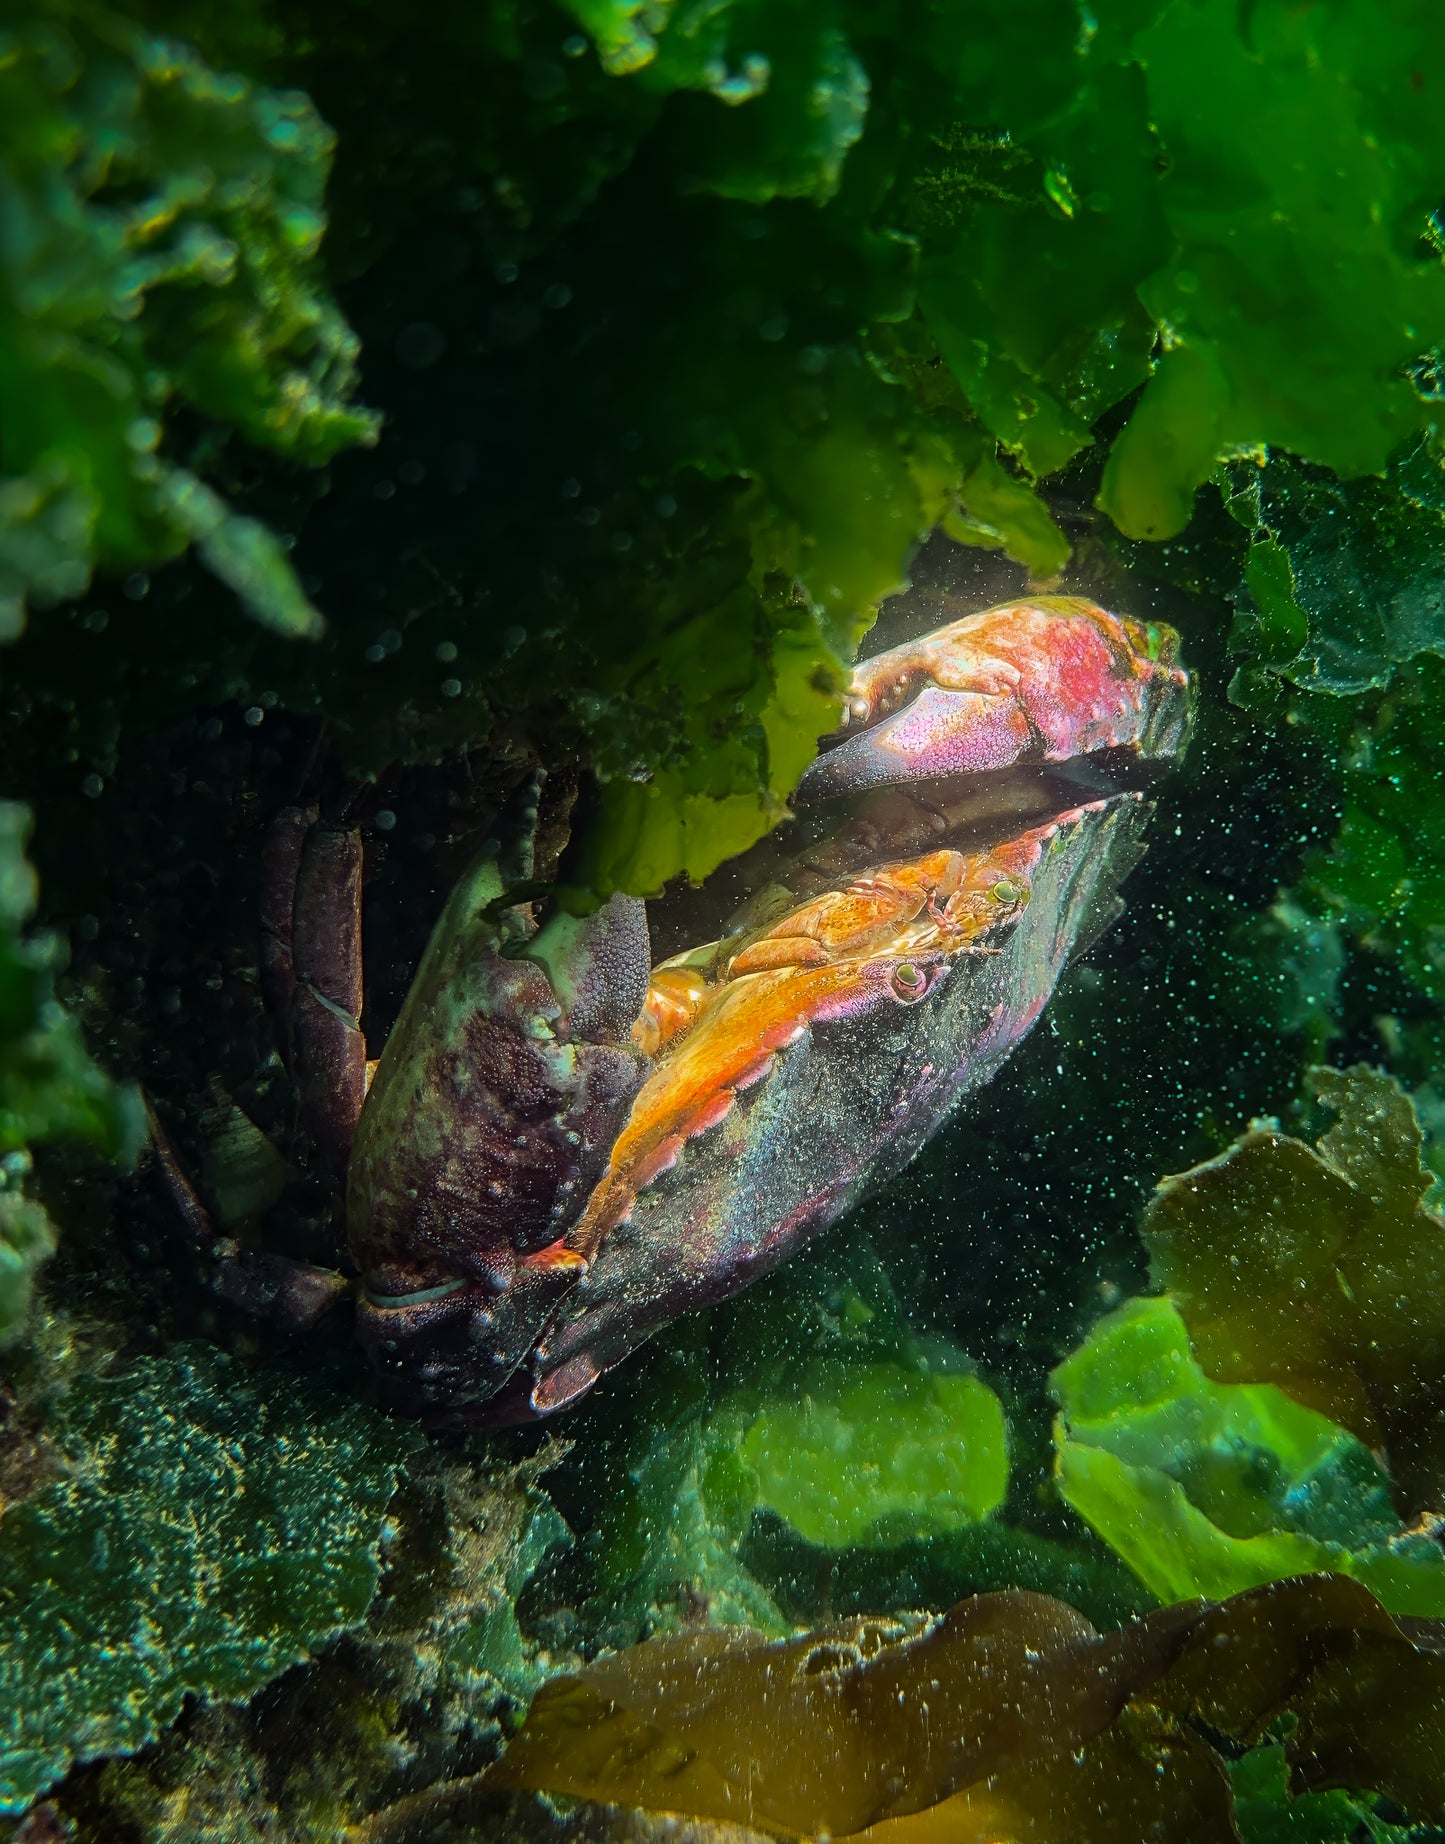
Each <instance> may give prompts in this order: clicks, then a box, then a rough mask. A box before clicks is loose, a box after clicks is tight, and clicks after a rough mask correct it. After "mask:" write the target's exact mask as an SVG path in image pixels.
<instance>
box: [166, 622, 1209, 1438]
mask: <svg viewBox="0 0 1445 1844" xmlns="http://www.w3.org/2000/svg"><path fill="white" fill-rule="evenodd" d="M1177 652H1178V648H1177V637H1176V636H1175V635H1174V633H1173V632H1172V630H1170V629H1167V628H1164V627H1161V626H1149V625H1145V624H1141V623H1138V622H1135V621H1133V620H1130V619H1127V618H1125V617H1122V616H1117V615H1114V614H1111V613H1109V612H1108V611H1107V610H1105V609H1103V608H1101V607H1099V606H1098V605H1097V604H1095V603H1093V602H1090V601H1086V600H1084V599H1082V598H1077V597H1038V598H1033V599H1028V600H1022V601H1015V602H1010V603H1006V604H1003V605H1001V606H999V607H995V608H990V609H986V610H983V611H982V612H979V613H973V614H968V615H964V616H961V617H959V618H956V619H953V620H951V621H949V622H947V623H946V624H945V625H943V626H941V627H940V628H938V629H937V630H936V631H935V632H933V633H931V634H928V635H926V636H924V637H923V638H922V639H920V640H917V641H914V642H912V643H909V644H907V645H904V646H899V647H896V648H894V649H892V650H891V651H888V652H883V653H880V654H877V655H875V656H874V657H873V658H871V659H868V660H866V661H864V662H863V663H862V664H860V665H859V666H858V667H857V668H856V670H855V671H854V673H853V676H852V679H851V682H850V684H849V686H848V689H847V698H846V705H845V710H844V719H843V723H842V725H841V727H840V729H839V730H838V731H837V732H836V733H835V734H834V735H833V736H831V737H828V738H825V739H823V742H822V745H821V747H820V752H819V754H818V757H817V759H816V761H815V762H814V763H813V764H812V766H811V767H810V768H809V769H808V771H807V772H806V774H805V775H804V776H803V779H802V781H801V783H800V785H799V787H798V789H797V791H796V794H795V796H794V803H793V804H794V816H793V818H792V819H791V820H790V821H788V822H787V823H786V824H785V825H784V826H783V827H782V828H780V829H779V830H777V831H776V832H774V833H773V834H771V835H770V836H769V837H768V838H767V839H765V840H763V841H762V842H761V843H760V845H758V846H757V847H755V848H754V849H753V850H752V852H750V853H747V854H745V855H744V856H743V857H742V858H740V859H738V860H734V861H733V862H732V863H731V864H730V865H728V866H726V867H724V869H723V870H722V871H721V872H719V873H717V874H715V877H714V878H713V879H711V880H709V883H708V885H705V886H704V887H703V888H702V889H701V890H700V891H693V890H681V891H674V892H669V893H665V894H664V895H663V896H662V897H661V898H659V899H656V900H654V901H652V902H649V903H647V904H644V903H643V902H642V901H640V900H639V899H637V898H635V897H632V896H628V895H625V894H622V893H618V894H614V895H613V896H612V897H611V898H610V900H609V901H607V902H605V903H603V904H602V905H601V906H600V907H599V908H597V909H595V910H594V911H593V912H592V913H591V914H589V915H586V916H582V917H576V916H572V915H570V914H566V913H557V914H555V915H553V916H552V917H550V919H547V920H545V921H544V922H539V919H538V917H537V915H536V914H535V913H534V910H533V906H532V904H531V903H530V902H528V901H511V900H509V899H510V897H511V896H512V893H513V891H514V889H515V885H514V884H512V883H510V882H509V880H508V878H507V877H505V876H504V874H503V871H502V868H501V865H500V862H499V859H498V856H497V854H496V852H495V851H487V852H484V853H483V854H482V855H481V856H480V857H479V858H478V859H477V860H476V861H475V862H474V863H473V864H472V866H471V867H470V869H469V870H468V871H467V872H466V873H465V874H464V875H463V876H462V878H461V879H460V881H459V882H458V884H457V885H456V887H455V888H454V890H453V891H452V893H451V895H450V897H449V899H448V901H447V904H446V907H445V909H444V911H443V913H442V916H441V918H440V920H439V921H438V923H437V925H436V928H435V930H434V932H433V934H432V937H431V940H430V943H429V945H428V947H427V949H426V951H425V954H424V955H423V958H422V960H421V963H420V965H419V967H418V969H417V971H416V975H415V978H414V980H413V983H412V986H411V989H410V992H409V994H408V996H407V998H406V1001H405V1003H404V1005H403V1008H402V1011H401V1014H400V1016H399V1018H398V1019H397V1022H396V1024H395V1026H394V1028H393V1030H392V1031H391V1033H390V1035H389V1037H388V1038H387V1041H386V1044H385V1047H384V1048H383V1049H382V1051H381V1055H380V1057H379V1059H378V1060H377V1061H376V1062H375V1063H372V1062H370V1061H369V1059H368V1051H367V1045H366V1043H365V1041H364V1039H363V1036H362V1032H361V1027H360V1016H361V1005H362V960H361V925H360V890H361V872H362V857H361V842H360V835H359V833H357V832H356V831H355V830H354V829H351V828H348V827H345V826H324V825H321V824H319V823H317V821H316V818H315V815H314V813H307V812H303V811H300V810H294V809H293V810H288V812H287V813H285V814H283V815H282V816H281V817H280V819H279V820H278V822H277V824H276V826H275V827H274V828H273V831H272V834H271V839H270V845H269V863H268V867H267V876H266V890H267V898H266V915H265V917H264V934H263V972H264V974H265V976H266V979H267V982H268V986H269V989H270V992H271V995H272V998H273V1004H274V1008H275V1010H276V1012H277V1014H278V1016H279V1017H280V1018H281V1019H282V1021H283V1024H282V1039H283V1053H284V1054H285V1056H286V1058H287V1060H288V1062H289V1065H290V1067H291V1069H292V1072H293V1074H294V1076H295V1080H296V1084H297V1089H298V1094H299V1096H300V1101H301V1106H302V1109H303V1112H304V1114H305V1115H306V1117H307V1120H308V1122H309V1124H310V1127H311V1130H312V1132H313V1134H314V1137H315V1139H316V1142H317V1145H318V1147H319V1148H320V1150H321V1152H322V1154H323V1156H324V1157H325V1158H326V1159H327V1160H329V1162H330V1163H331V1164H332V1165H333V1167H334V1168H335V1170H336V1171H337V1173H338V1175H344V1178H345V1184H346V1199H347V1202H346V1210H347V1224H348V1240H349V1245H350V1255H351V1260H352V1263H353V1264H354V1268H355V1274H354V1276H353V1277H351V1278H348V1277H346V1276H343V1275H342V1274H341V1273H340V1272H337V1271H333V1270H329V1269H324V1268H319V1267H314V1266H309V1265H307V1264H304V1263H300V1262H294V1261H288V1260H286V1259H285V1258H283V1257H280V1256H276V1255H268V1254H263V1253H260V1252H257V1251H254V1250H249V1249H246V1248H243V1247H239V1246H238V1245H236V1244H235V1243H231V1242H227V1241H224V1240H223V1239H222V1238H220V1237H218V1236H217V1235H215V1233H214V1232H212V1231H209V1230H208V1229H206V1228H205V1227H204V1217H203V1214H202V1213H201V1212H200V1208H199V1205H198V1204H197V1203H196V1202H195V1199H194V1194H193V1193H191V1192H189V1188H188V1187H187V1186H186V1185H185V1182H184V1179H183V1178H182V1176H181V1175H180V1173H179V1171H178V1168H176V1166H175V1164H174V1161H173V1160H171V1159H170V1158H169V1155H168V1154H164V1153H163V1157H164V1158H165V1159H166V1161H167V1172H168V1175H169V1178H170V1180H171V1183H172V1189H173V1191H175V1192H176V1193H177V1194H178V1196H180V1197H181V1200H182V1202H183V1206H184V1207H185V1208H186V1209H187V1211H188V1213H189V1214H191V1216H192V1219H193V1221H194V1222H195V1223H196V1224H197V1225H198V1233H199V1234H201V1235H202V1238H203V1241H204V1243H205V1247H206V1251H207V1256H208V1262H209V1265H210V1269H211V1274H212V1281H213V1285H214V1286H215V1287H216V1288H217V1290H218V1291H219V1292H221V1293H222V1294H224V1295H226V1296H227V1297H229V1298H231V1299H233V1300H236V1301H239V1302H241V1303H242V1304H244V1305H246V1306H247V1307H249V1308H250V1309H252V1310H265V1311H267V1312H269V1313H270V1314H271V1315H272V1316H273V1317H276V1318H279V1319H281V1320H282V1321H283V1322H285V1323H287V1324H289V1325H291V1326H292V1327H300V1326H303V1325H308V1324H311V1323H314V1322H315V1321H316V1320H317V1319H318V1318H319V1317H320V1316H321V1315H322V1314H323V1313H324V1312H326V1311H328V1310H329V1309H330V1308H331V1307H332V1306H333V1305H335V1304H336V1303H337V1302H338V1301H339V1300H341V1299H342V1298H344V1297H346V1296H350V1297H352V1298H353V1299H354V1302H355V1311H356V1324H357V1329H358V1333H359V1336H360V1339H361V1342H362V1344H363V1345H364V1346H365V1348H366V1350H367V1351H368V1353H369V1354H370V1357H371V1359H372V1362H373V1364H374V1365H375V1368H376V1370H377V1372H378V1374H379V1376H380V1378H381V1382H382V1388H383V1393H384V1395H385V1397H386V1398H387V1399H388V1400H389V1401H390V1403H391V1404H392V1405H393V1406H394V1407H396V1408H398V1409H400V1410H402V1411H404V1412H408V1413H413V1414H419V1415H421V1416H422V1417H424V1418H425V1419H426V1420H427V1421H428V1422H430V1423H433V1424H439V1423H449V1422H450V1423H459V1424H462V1425H492V1424H498V1423H506V1422H516V1421H524V1420H535V1419H537V1418H540V1417H545V1416H550V1415H553V1414H556V1413H557V1412H559V1411H560V1410H563V1409H565V1408H567V1407H568V1406H569V1405H571V1404H574V1403H576V1402H577V1401H579V1400H580V1399H581V1398H582V1397H584V1396H585V1395H586V1394H587V1392H588V1391H589V1390H590V1389H591V1388H592V1387H593V1385H594V1384H595V1383H596V1382H597V1380H598V1379H599V1378H600V1377H601V1376H602V1375H603V1374H604V1373H605V1372H607V1371H608V1370H610V1369H611V1368H613V1367H614V1366H615V1365H617V1364H619V1363H621V1362H622V1361H623V1360H624V1359H625V1358H626V1357H627V1356H628V1355H629V1353H631V1352H632V1351H634V1350H635V1349H636V1348H637V1347H638V1346H639V1345H641V1344H642V1343H644V1342H645V1341H646V1340H647V1339H649V1338H650V1337H652V1336H653V1335H654V1334H655V1333H656V1332H657V1331H658V1330H659V1329H660V1328H661V1327H663V1326H665V1325H667V1324H668V1323H669V1322H670V1321H672V1320H673V1319H675V1318H677V1317H678V1316H679V1315H680V1314H682V1313H687V1312H692V1311H696V1310H698V1309H700V1308H704V1307H707V1306H709V1305H711V1304H713V1303H715V1302H717V1301H719V1300H723V1299H726V1298H727V1297H729V1296H730V1295H732V1294H734V1293H736V1292H738V1291H739V1290H740V1289H741V1288H743V1287H746V1286H747V1285H748V1284H749V1283H751V1282H752V1281H754V1280H756V1279H758V1278H759V1277H760V1276H761V1275H763V1274H765V1273H766V1272H768V1271H769V1270H770V1269H771V1268H773V1267H775V1266H776V1265H777V1264H778V1263H779V1262H781V1261H783V1260H784V1259H785V1258H786V1257H787V1256H788V1255H789V1254H790V1253H791V1252H792V1251H793V1250H795V1249H797V1248H798V1247H799V1246H800V1245H801V1244H803V1243H804V1242H806V1241H807V1240H809V1239H810V1238H812V1237H815V1236H817V1235H819V1234H820V1233H821V1232H822V1231H824V1230H825V1229H826V1228H827V1227H828V1226H829V1225H830V1224H832V1223H834V1222H835V1221H836V1220H837V1219H838V1218H839V1217H841V1216H842V1215H843V1214H844V1213H845V1212H846V1211H847V1210H848V1209H849V1208H850V1207H851V1206H852V1205H853V1204H854V1203H855V1202H857V1201H858V1200H859V1199H860V1198H861V1197H862V1196H863V1195H864V1194H865V1192H867V1191H869V1190H871V1189H873V1188H876V1187H877V1186H878V1185H880V1184H881V1183H883V1182H884V1181H885V1180H886V1179H888V1178H889V1177H890V1176H892V1175H893V1174H895V1173H896V1172H898V1171H899V1170H900V1169H901V1168H902V1167H903V1166H904V1165H906V1163H907V1162H908V1161H909V1160H910V1159H911V1158H912V1157H913V1156H914V1154H915V1153H916V1152H917V1151H918V1149H919V1148H920V1147H921V1146H922V1145H923V1144H924V1142H925V1141H926V1140H927V1139H928V1138H929V1137H930V1135H932V1134H933V1133H934V1132H936V1130H937V1129H938V1128H939V1126H940V1125H941V1124H942V1123H943V1122H944V1121H945V1120H946V1119H947V1118H948V1116H949V1114H950V1113H951V1111H952V1110H953V1109H954V1108H955V1107H956V1106H957V1104H958V1103H959V1102H960V1100H961V1099H962V1098H963V1097H964V1096H965V1095H966V1094H968V1093H969V1091H971V1090H973V1089H976V1088H978V1087H979V1086H980V1085H981V1084H982V1083H985V1082H987V1081H988V1080H989V1078H990V1077H991V1076H992V1075H993V1074H994V1073H995V1071H996V1070H997V1069H998V1068H999V1067H1000V1066H1001V1064H1002V1063H1003V1062H1004V1060H1005V1059H1006V1058H1007V1057H1008V1056H1009V1054H1010V1053H1011V1051H1012V1050H1013V1049H1014V1048H1015V1047H1016V1046H1017V1045H1018V1043H1019V1042H1020V1040H1021V1039H1022V1038H1023V1037H1024V1035H1025V1034H1026V1032H1027V1031H1028V1030H1029V1029H1030V1027H1031V1026H1032V1025H1033V1024H1034V1022H1035V1021H1036V1020H1037V1018H1038V1017H1039V1014H1040V1013H1041V1011H1042V1010H1043V1008H1044V1005H1045V1004H1046V1002H1047V1000H1048V998H1049V996H1050V994H1051V993H1052V991H1053V989H1054V986H1055V984H1056V982H1057V980H1058V978H1059V975H1060V973H1061V971H1062V970H1063V968H1064V966H1065V965H1066V964H1067V962H1068V961H1069V959H1070V958H1071V957H1072V956H1075V955H1077V954H1078V953H1080V952H1082V951H1084V950H1085V949H1086V948H1087V947H1088V946H1089V945H1090V943H1091V942H1092V941H1093V940H1094V939H1095V938H1096V936H1097V935H1098V934H1099V933H1100V932H1101V931H1102V930H1103V929H1104V928H1105V927H1107V926H1108V924H1109V922H1110V921H1111V920H1112V919H1113V917H1114V915H1115V914H1116V913H1117V912H1118V909H1119V908H1120V907H1121V905H1120V903H1119V899H1118V895H1117V891H1118V886H1119V885H1120V883H1121V882H1122V880H1123V878H1124V877H1125V876H1126V875H1127V873H1128V871H1129V870H1130V868H1131V867H1132V866H1133V864H1134V863H1135V862H1136V861H1137V859H1138V858H1139V856H1140V855H1141V853H1142V850H1143V844H1142V835H1143V832H1144V828H1145V823H1146V821H1147V818H1148V815H1149V811H1150V803H1149V801H1148V799H1147V798H1146V794H1145V787H1146V786H1147V783H1148V781H1149V779H1150V778H1151V777H1152V776H1153V775H1154V774H1155V773H1157V772H1158V771H1159V770H1160V769H1162V768H1164V767H1167V765H1168V764H1169V763H1170V762H1171V761H1173V760H1174V759H1175V758H1176V757H1177V756H1178V754H1179V753H1180V751H1181V749H1182V748H1183V746H1184V742H1185V739H1186V736H1187V732H1188V725H1189V682H1188V678H1187V675H1186V673H1185V672H1184V670H1183V668H1182V667H1181V666H1180V665H1179V663H1178V658H1177Z"/></svg>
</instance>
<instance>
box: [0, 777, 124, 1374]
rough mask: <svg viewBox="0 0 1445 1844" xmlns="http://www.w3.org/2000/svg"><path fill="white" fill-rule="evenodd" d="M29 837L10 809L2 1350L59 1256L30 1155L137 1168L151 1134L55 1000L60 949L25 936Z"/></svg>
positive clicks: (4, 944)
mask: <svg viewBox="0 0 1445 1844" xmlns="http://www.w3.org/2000/svg"><path fill="white" fill-rule="evenodd" d="M29 833H30V814H29V812H28V810H27V809H26V808H24V807H22V806H19V805H18V804H16V803H15V802H13V801H4V802H0V1345H3V1344H6V1343H8V1342H9V1341H10V1340H11V1339H13V1338H14V1337H15V1335H16V1334H17V1333H18V1332H19V1330H20V1328H21V1327H22V1325H23V1324H24V1321H25V1315H26V1312H27V1309H28V1306H29V1301H30V1290H31V1285H32V1282H33V1279H34V1274H35V1270H36V1269H37V1267H39V1265H40V1264H41V1263H42V1262H43V1261H44V1260H45V1259H46V1257H47V1256H48V1255H49V1254H50V1253H51V1252H52V1250H53V1248H54V1246H55V1231H54V1227H53V1225H52V1224H51V1222H50V1219H49V1217H48V1216H47V1214H46V1211H45V1209H44V1206H43V1205H42V1204H40V1203H39V1202H37V1201H36V1200H35V1199H34V1198H30V1197H26V1196H24V1195H23V1194H22V1191H23V1187H24V1186H25V1184H26V1182H27V1180H28V1177H29V1174H30V1169H31V1158H30V1148H31V1147H32V1146H44V1145H47V1144H50V1143H52V1142H55V1141H80V1142H82V1143H84V1144H88V1145H90V1146H93V1147H95V1148H97V1149H98V1150H99V1151H100V1152H102V1153H105V1154H107V1155H109V1156H110V1157H111V1158H115V1159H120V1160H122V1161H129V1160H131V1159H134V1157H135V1155H136V1153H137V1151H138V1150H139V1147H140V1141H141V1132H142V1128H141V1119H140V1105H139V1101H138V1098H137V1097H136V1095H135V1093H134V1091H133V1090H132V1089H130V1088H128V1087H121V1086H118V1085H117V1084H116V1083H114V1082H112V1081H111V1080H110V1079H109V1078H108V1077H107V1076H106V1075H105V1074H104V1073H103V1072H102V1071H101V1070H100V1069H99V1068H97V1066H96V1065H95V1063H93V1062H92V1061H91V1058H90V1056H89V1053H88V1052H87V1050H86V1048H85V1043H84V1040H83V1038H82V1037H81V1033H80V1027H79V1026H78V1025H77V1023H76V1021H75V1019H74V1018H72V1017H71V1016H70V1014H69V1013H67V1012H66V1011H65V1010H63V1008H62V1007H61V1005H60V1003H59V1001H58V1000H57V998H56V997H55V978H56V975H57V973H58V972H59V971H60V969H61V968H62V967H63V966H64V962H65V956H64V953H63V951H62V949H61V945H60V943H59V942H58V941H57V940H56V939H55V938H54V937H53V936H49V935H44V934H30V935H27V934H26V933H25V932H24V931H25V929H26V926H27V924H28V923H29V921H30V919H31V916H32V914H33V912H34V909H35V903H36V896H37V884H36V877H35V873H34V871H33V870H32V869H31V868H30V865H29V864H28V863H27V862H26V858H25V843H26V840H27V838H28V837H29Z"/></svg>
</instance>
